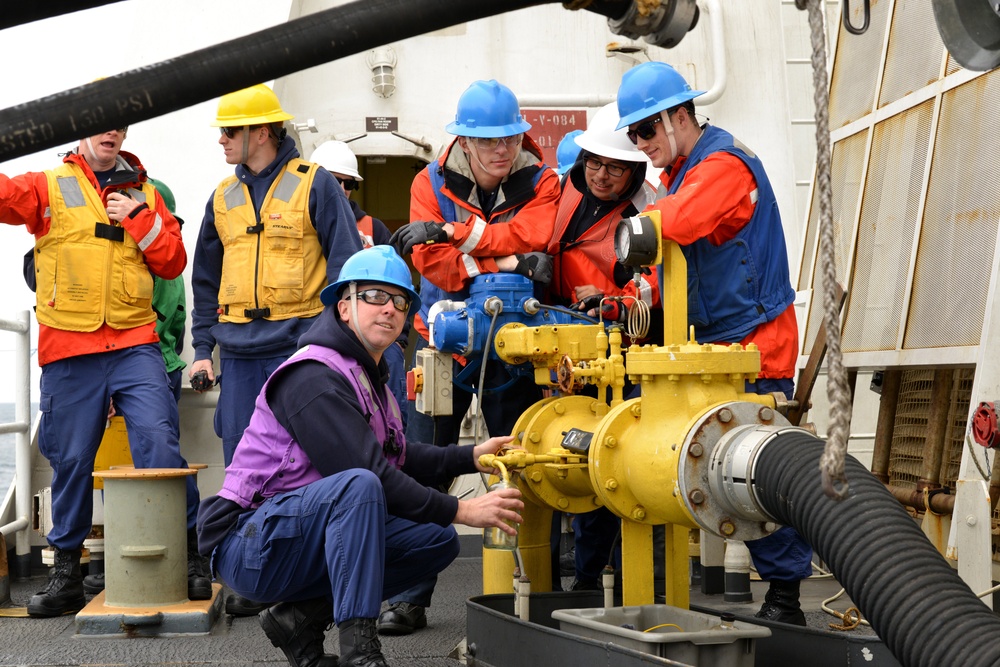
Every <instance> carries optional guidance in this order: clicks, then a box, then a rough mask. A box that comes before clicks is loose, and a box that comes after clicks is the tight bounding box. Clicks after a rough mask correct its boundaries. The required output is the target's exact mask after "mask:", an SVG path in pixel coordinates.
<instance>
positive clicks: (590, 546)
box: [573, 507, 622, 584]
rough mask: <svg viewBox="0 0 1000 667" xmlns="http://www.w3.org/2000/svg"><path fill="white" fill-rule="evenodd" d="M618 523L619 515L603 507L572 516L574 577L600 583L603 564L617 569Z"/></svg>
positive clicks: (618, 548)
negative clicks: (574, 559) (574, 554)
mask: <svg viewBox="0 0 1000 667" xmlns="http://www.w3.org/2000/svg"><path fill="white" fill-rule="evenodd" d="M620 526H621V519H619V518H618V516H617V515H615V514H614V513H613V512H612V511H611V510H609V509H608V508H606V507H598V508H597V509H595V510H593V511H591V512H586V513H584V514H576V515H574V516H573V546H574V549H575V552H576V579H577V581H580V582H583V583H588V584H590V583H594V584H600V583H601V572H602V571H603V570H604V566H605V565H608V564H611V565H612V567H614V568H615V569H616V570H618V569H621V560H622V549H621V541H620V540H617V537H618V531H619V529H620ZM612 549H614V552H613V553H612Z"/></svg>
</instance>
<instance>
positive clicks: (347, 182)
mask: <svg viewBox="0 0 1000 667" xmlns="http://www.w3.org/2000/svg"><path fill="white" fill-rule="evenodd" d="M334 178H336V179H337V182H338V183H340V184H341V185H342V186H344V189H345V190H347V191H348V192H349V191H351V190H357V189H358V182H357V181H356V180H354V179H353V178H341V177H340V176H334Z"/></svg>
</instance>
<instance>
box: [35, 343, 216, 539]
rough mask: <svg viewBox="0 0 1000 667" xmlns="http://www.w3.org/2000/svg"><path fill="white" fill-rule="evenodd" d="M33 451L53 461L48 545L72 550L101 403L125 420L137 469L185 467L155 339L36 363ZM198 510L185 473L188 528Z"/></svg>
mask: <svg viewBox="0 0 1000 667" xmlns="http://www.w3.org/2000/svg"><path fill="white" fill-rule="evenodd" d="M40 390H41V391H40V394H41V395H40V397H39V404H38V410H39V412H40V413H41V422H40V424H39V427H38V450H39V451H40V452H41V454H42V456H44V457H45V458H46V459H48V461H49V464H50V465H51V466H52V530H51V531H50V532H49V534H48V541H49V544H51V545H52V546H54V547H56V548H57V549H66V550H69V549H79V548H80V546H81V545H82V544H83V541H84V539H86V537H87V535H88V534H89V533H90V530H91V527H92V523H93V514H94V483H93V476H92V473H93V472H94V459H95V458H96V456H97V450H98V448H99V447H100V445H101V440H102V439H103V438H104V430H105V426H106V424H107V418H108V405H109V402H110V401H111V400H112V399H114V402H115V410H116V411H117V412H118V413H119V414H121V415H122V416H123V417H124V418H125V427H126V429H127V431H128V441H129V449H131V451H132V462H133V463H134V464H135V467H136V468H187V467H188V466H187V462H186V461H185V460H184V458H183V457H182V456H181V450H180V446H179V442H178V416H177V402H176V401H175V400H174V397H173V394H172V393H171V392H170V388H169V387H168V385H167V370H166V367H165V366H164V365H163V357H162V356H161V354H160V348H159V346H158V345H157V344H155V343H149V344H146V345H137V346H135V347H129V348H125V349H121V350H113V351H111V352H102V353H99V354H85V355H80V356H76V357H68V358H66V359H60V360H59V361H53V362H52V363H49V364H46V365H44V366H42V376H41V381H40ZM197 512H198V487H197V484H196V483H195V479H194V476H193V475H192V476H190V477H188V478H187V526H188V528H193V527H194V525H195V517H196V515H197Z"/></svg>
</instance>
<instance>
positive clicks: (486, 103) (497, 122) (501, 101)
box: [444, 79, 531, 137]
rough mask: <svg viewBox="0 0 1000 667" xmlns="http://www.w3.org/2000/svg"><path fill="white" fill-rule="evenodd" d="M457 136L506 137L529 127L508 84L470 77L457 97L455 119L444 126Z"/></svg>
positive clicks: (525, 130)
mask: <svg viewBox="0 0 1000 667" xmlns="http://www.w3.org/2000/svg"><path fill="white" fill-rule="evenodd" d="M444 129H445V131H446V132H448V133H450V134H456V135H458V136H460V137H510V136H513V135H515V134H521V133H522V132H527V131H528V130H530V129H531V123H529V122H527V121H526V120H524V116H522V115H521V110H520V108H519V106H518V104H517V98H516V97H515V96H514V93H512V92H511V90H510V88H508V87H507V86H505V85H503V84H502V83H498V82H497V81H496V80H494V79H490V80H489V81H474V82H473V83H472V85H471V86H469V87H468V88H467V89H466V90H465V92H464V93H462V96H461V97H460V98H458V111H457V112H456V113H455V122H453V123H448V125H447V126H446V127H445V128H444Z"/></svg>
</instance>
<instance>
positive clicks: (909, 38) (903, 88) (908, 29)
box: [878, 0, 944, 107]
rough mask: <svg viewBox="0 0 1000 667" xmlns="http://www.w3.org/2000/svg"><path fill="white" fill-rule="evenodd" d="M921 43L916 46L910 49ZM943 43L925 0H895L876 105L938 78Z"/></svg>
mask: <svg viewBox="0 0 1000 667" xmlns="http://www.w3.org/2000/svg"><path fill="white" fill-rule="evenodd" d="M914 44H920V48H919V49H915V48H913V45H914ZM943 55H944V42H942V41H941V35H940V34H939V33H938V30H937V24H936V23H935V22H934V11H933V9H932V6H931V3H930V2H927V0H896V3H895V5H894V8H893V16H892V26H891V28H890V32H889V46H888V48H887V50H886V59H885V74H884V75H883V77H882V88H881V91H880V92H879V104H878V105H879V107H883V106H885V105H886V104H888V103H889V102H894V101H895V100H898V99H900V98H902V97H905V96H906V95H909V94H910V93H912V92H913V91H915V90H919V89H920V88H923V87H924V86H926V85H928V84H930V83H933V82H934V81H937V80H938V76H939V74H940V72H941V58H942V57H943Z"/></svg>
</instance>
